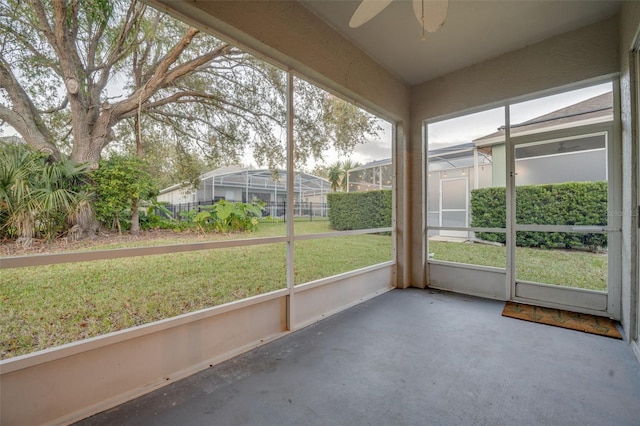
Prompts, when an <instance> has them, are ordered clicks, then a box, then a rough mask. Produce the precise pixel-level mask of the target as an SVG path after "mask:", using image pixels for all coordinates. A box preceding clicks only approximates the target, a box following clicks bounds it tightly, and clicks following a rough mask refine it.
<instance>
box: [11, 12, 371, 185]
mask: <svg viewBox="0 0 640 426" xmlns="http://www.w3.org/2000/svg"><path fill="white" fill-rule="evenodd" d="M295 99H296V102H297V103H298V104H299V105H300V107H299V108H297V109H296V117H295V125H294V132H295V137H294V140H295V157H296V164H299V165H303V164H304V163H305V162H306V161H307V160H308V159H311V158H313V159H321V158H322V155H323V151H324V150H325V149H327V148H328V147H334V148H335V149H337V150H338V151H339V152H343V153H346V152H349V151H350V150H352V149H353V148H354V147H355V146H356V145H357V144H359V143H363V142H365V141H366V138H367V137H368V136H369V135H372V134H373V135H375V134H376V132H377V130H378V127H377V123H376V119H375V118H374V117H373V116H371V115H370V114H368V113H366V112H364V111H362V110H361V109H359V108H358V107H356V106H354V105H352V104H349V103H347V102H345V101H343V100H341V99H339V98H337V97H335V96H333V95H330V94H328V93H327V92H324V91H323V90H321V89H319V88H317V87H315V86H313V85H311V84H309V83H306V82H304V81H302V80H300V79H296V89H295ZM285 120H286V73H285V72H284V71H282V70H280V69H278V68H276V67H274V66H272V65H270V64H268V63H266V62H265V61H262V60H259V59H257V58H255V57H253V56H251V55H249V54H247V53H245V52H242V51H241V50H239V49H238V48H236V47H234V46H231V45H229V44H227V43H224V42H222V41H220V40H218V39H216V38H214V37H212V36H211V35H208V34H205V33H203V32H201V31H200V30H198V29H196V28H194V27H190V26H188V25H186V24H184V23H182V22H180V21H178V20H176V19H174V18H171V17H169V16H168V15H165V14H163V13H161V12H159V11H156V10H154V9H152V8H150V7H148V6H146V5H144V4H142V3H139V2H137V1H125V0H28V1H23V0H3V1H2V2H0V125H2V124H3V123H5V124H7V125H9V126H11V127H12V128H13V129H15V131H16V132H18V133H19V134H20V135H21V136H22V138H23V139H24V140H25V141H26V142H27V143H28V144H29V145H30V146H32V147H34V148H36V149H37V150H39V151H42V152H45V153H47V154H48V155H49V156H50V158H52V159H53V160H60V159H62V158H63V157H64V156H65V155H68V156H70V158H71V159H72V160H73V161H76V162H86V163H89V164H90V165H92V166H93V167H97V166H98V164H99V161H100V159H101V157H102V156H103V154H104V153H105V152H106V151H107V150H109V149H111V150H115V151H118V152H120V153H122V152H123V151H128V152H136V153H137V154H138V156H139V157H143V156H144V155H151V156H155V157H156V158H160V159H165V161H167V162H168V163H171V164H169V167H170V168H171V170H172V172H173V173H174V174H175V175H176V178H177V179H181V180H182V179H185V177H186V178H188V179H193V176H194V175H195V176H197V174H198V173H199V168H200V167H202V166H203V164H221V163H231V162H238V161H240V158H241V157H242V155H243V154H244V153H245V150H248V151H249V152H250V153H251V154H252V155H253V158H254V159H255V160H256V161H257V162H258V164H259V165H267V166H269V167H271V168H275V167H277V166H278V165H283V164H284V162H285V161H284V160H285V153H286V150H285V149H284V146H285V139H286V138H285V135H284V129H285V128H286V126H285ZM181 167H182V169H183V170H182V172H177V171H178V170H180V169H181Z"/></svg>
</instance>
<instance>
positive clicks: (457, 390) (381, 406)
mask: <svg viewBox="0 0 640 426" xmlns="http://www.w3.org/2000/svg"><path fill="white" fill-rule="evenodd" d="M503 305H504V303H502V302H496V301H491V300H484V299H477V298H473V297H469V296H461V295H455V294H449V293H440V292H435V291H431V290H417V289H409V290H394V291H391V292H389V293H386V294H384V295H382V296H379V297H377V298H375V299H372V300H370V301H367V302H365V303H362V304H360V305H358V306H356V307H354V308H351V309H349V310H347V311H345V312H342V313H340V314H338V315H335V316H333V317H330V318H328V319H325V320H323V321H321V322H320V323H318V324H316V325H313V326H310V327H307V328H305V329H303V330H300V331H298V332H296V333H292V334H290V335H288V336H286V337H283V338H281V339H279V340H277V341H275V342H272V343H269V344H267V345H264V346H262V347H260V348H258V349H256V350H253V351H251V352H249V353H246V354H244V355H241V356H239V357H236V358H234V359H232V360H229V361H227V362H225V363H223V364H220V365H217V366H214V367H212V368H209V369H207V370H205V371H203V372H201V373H198V374H196V375H193V376H191V377H189V378H187V379H184V380H182V381H180V382H176V383H174V384H172V385H169V386H167V387H164V388H162V389H159V390H157V391H155V392H153V393H151V394H148V395H146V396H143V397H141V398H138V399H136V400H133V401H130V402H128V403H126V404H123V405H121V406H119V407H116V408H114V409H112V410H109V411H107V412H104V413H101V414H99V415H96V416H93V417H90V418H88V419H85V420H84V421H82V422H80V423H79V424H80V425H279V426H281V425H430V424H434V425H471V424H474V425H485V424H491V425H599V426H601V425H636V426H638V425H640V364H639V363H638V361H637V360H636V358H635V357H634V355H633V352H632V350H631V348H630V347H629V345H628V343H627V342H625V341H619V340H614V339H611V338H607V337H601V336H595V335H591V334H586V333H582V332H577V331H572V330H565V329H560V328H556V327H552V326H546V325H540V324H534V323H529V322H526V321H520V320H516V319H512V318H505V317H502V316H501V315H500V314H501V312H502V308H503Z"/></svg>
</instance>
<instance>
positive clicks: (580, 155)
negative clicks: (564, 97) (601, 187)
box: [348, 92, 613, 237]
mask: <svg viewBox="0 0 640 426" xmlns="http://www.w3.org/2000/svg"><path fill="white" fill-rule="evenodd" d="M612 120H613V94H612V93H611V92H609V93H605V94H603V95H600V96H596V97H593V98H590V99H587V100H585V101H583V102H579V103H576V104H573V105H570V106H568V107H566V108H562V109H559V110H556V111H553V112H551V113H549V114H545V115H542V116H539V117H536V118H533V119H531V120H528V121H525V122H523V123H518V124H512V125H511V137H519V136H524V135H529V134H534V133H542V132H549V131H552V130H561V129H571V128H575V129H576V132H575V134H573V135H572V136H570V137H567V138H563V140H561V141H545V142H544V143H541V144H534V145H527V146H523V147H519V148H517V149H516V151H515V156H516V158H515V167H516V183H517V185H536V184H548V183H560V182H581V181H582V182H586V181H599V180H605V179H606V173H607V160H606V159H607V149H606V148H607V141H606V136H605V135H602V134H595V135H594V134H586V135H585V134H584V132H581V130H580V129H579V128H580V127H581V126H585V125H589V124H596V123H605V122H610V121H612ZM391 170H392V166H391V160H390V159H388V160H381V161H375V162H372V163H368V164H365V165H363V166H360V167H358V168H355V169H352V170H351V171H350V172H349V177H348V179H349V180H348V183H349V185H348V188H349V189H348V190H349V191H351V192H356V191H367V190H372V189H382V188H390V185H389V183H390V181H391V175H392V171H391ZM505 182H506V145H505V129H504V127H501V128H499V129H498V131H497V132H495V133H492V134H489V135H486V136H483V137H480V138H478V139H475V140H473V141H471V142H467V143H463V144H458V145H453V146H449V147H446V148H440V149H435V150H429V152H428V171H427V205H428V208H427V216H428V217H427V221H428V222H427V223H428V224H429V225H430V226H445V227H468V226H469V225H470V221H471V217H470V216H471V214H470V209H471V206H470V193H471V190H473V189H478V188H487V187H494V186H502V187H503V186H505ZM429 235H441V236H462V237H466V236H467V233H466V232H456V231H434V230H431V231H430V233H429Z"/></svg>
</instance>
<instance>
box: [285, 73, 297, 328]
mask: <svg viewBox="0 0 640 426" xmlns="http://www.w3.org/2000/svg"><path fill="white" fill-rule="evenodd" d="M293 89H294V87H293V71H292V70H289V71H288V72H287V202H286V205H287V207H288V208H287V214H286V221H287V288H288V289H289V297H288V304H287V329H288V330H290V331H293V330H294V329H295V309H294V307H295V305H294V293H295V292H294V286H295V275H294V268H293V262H294V244H293V243H294V238H293V206H294V196H295V195H294V191H293V189H294V187H293V185H294V180H293V178H294V173H293V147H294V141H293V117H294V110H293V107H294V105H293Z"/></svg>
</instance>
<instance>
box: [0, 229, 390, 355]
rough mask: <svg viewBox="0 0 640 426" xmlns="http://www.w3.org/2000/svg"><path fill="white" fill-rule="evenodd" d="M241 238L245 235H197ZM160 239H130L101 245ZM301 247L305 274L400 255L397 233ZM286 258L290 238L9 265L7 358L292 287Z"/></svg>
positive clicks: (1, 328) (1, 338) (0, 289)
mask: <svg viewBox="0 0 640 426" xmlns="http://www.w3.org/2000/svg"><path fill="white" fill-rule="evenodd" d="M284 227H285V225H284V224H265V225H262V226H261V229H260V230H259V232H256V233H254V234H252V235H249V236H253V237H265V236H273V235H282V233H283V229H284ZM296 229H297V230H298V232H300V233H307V234H308V233H318V232H328V231H329V228H328V222H326V221H325V222H307V223H304V222H300V223H296ZM234 237H235V238H238V237H239V236H238V235H236V236H217V237H209V236H208V237H206V238H204V237H197V240H198V241H201V240H203V239H227V238H234ZM242 237H244V238H246V237H247V235H243V236H242ZM162 242H164V243H168V244H175V243H179V242H185V240H184V239H178V238H177V237H176V239H175V240H172V239H171V238H168V239H165V240H163V241H162ZM159 243H160V242H159V241H131V242H127V243H121V244H109V245H106V246H97V247H93V248H94V249H104V248H116V246H121V247H131V246H140V245H150V244H159ZM294 247H295V259H296V264H295V282H296V283H304V282H308V281H312V280H315V279H319V278H323V277H327V276H332V275H335V274H339V273H342V272H347V271H350V270H353V269H358V268H361V267H365V266H369V265H373V264H376V263H380V262H384V261H387V260H391V258H392V253H391V237H390V236H380V235H355V236H344V237H336V238H329V239H322V240H307V241H299V242H296V244H295V246H294ZM345 254H349V255H345ZM285 261H286V244H285V243H278V244H266V245H259V246H249V247H234V248H225V249H217V250H205V251H197V252H191V253H175V254H167V255H157V256H145V257H133V258H124V259H110V260H101V261H94V262H85V263H71V264H62V265H48V266H37V267H29V268H16V269H7V270H0V283H1V284H0V300H1V301H2V304H1V306H0V358H9V357H12V356H16V355H20V354H24V353H29V352H32V351H35V350H39V349H44V348H48V347H52V346H57V345H60V344H64V343H69V342H73V341H76V340H80V339H85V338H88V337H92V336H98V335H101V334H105V333H108V332H111V331H116V330H122V329H125V328H129V327H132V326H135V325H140V324H146V323H149V322H152V321H156V320H160V319H163V318H169V317H172V316H176V315H179V314H182V313H187V312H192V311H195V310H198V309H203V308H207V307H211V306H215V305H220V304H223V303H227V302H231V301H234V300H239V299H243V298H246V297H249V296H254V295H258V294H263V293H266V292H269V291H273V290H277V289H281V288H284V287H286V278H285V277H286V268H285Z"/></svg>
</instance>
